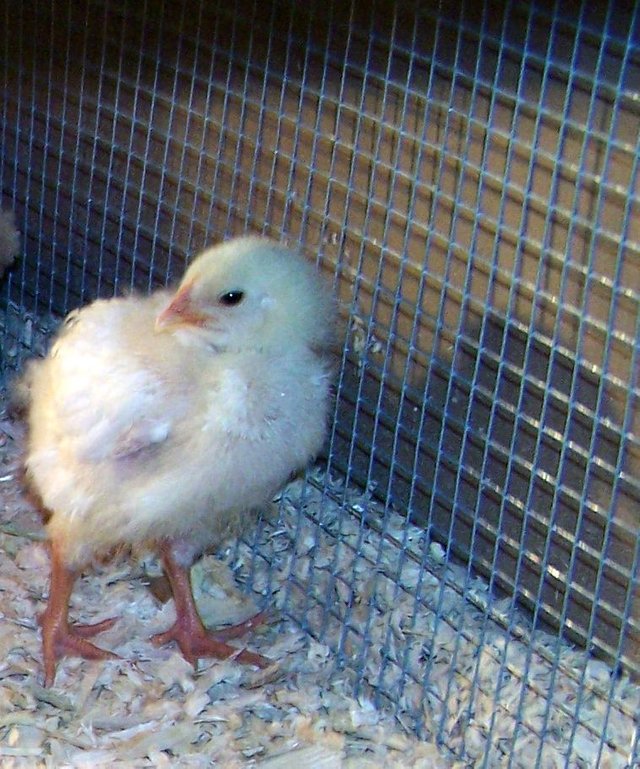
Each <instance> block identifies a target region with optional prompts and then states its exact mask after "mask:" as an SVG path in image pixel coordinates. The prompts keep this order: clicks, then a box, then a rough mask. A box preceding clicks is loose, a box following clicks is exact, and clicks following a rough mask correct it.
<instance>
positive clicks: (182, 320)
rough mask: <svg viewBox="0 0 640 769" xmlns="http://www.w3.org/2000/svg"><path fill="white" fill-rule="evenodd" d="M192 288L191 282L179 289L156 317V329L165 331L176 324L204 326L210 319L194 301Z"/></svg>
mask: <svg viewBox="0 0 640 769" xmlns="http://www.w3.org/2000/svg"><path fill="white" fill-rule="evenodd" d="M191 290H192V286H191V284H188V285H185V286H181V287H180V288H179V289H178V291H177V293H176V294H175V296H174V297H173V299H172V300H171V302H169V304H168V305H167V306H166V307H165V308H164V310H162V312H161V313H160V314H159V315H158V317H157V318H156V325H155V328H156V331H165V330H166V329H168V328H172V327H174V326H185V325H191V326H204V325H205V324H206V323H207V322H208V321H209V320H210V318H209V316H208V315H206V314H205V313H204V312H202V311H201V310H199V309H198V307H197V306H196V305H195V303H194V302H193V299H192V296H191Z"/></svg>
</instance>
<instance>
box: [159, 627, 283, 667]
mask: <svg viewBox="0 0 640 769" xmlns="http://www.w3.org/2000/svg"><path fill="white" fill-rule="evenodd" d="M243 625H246V623H243ZM248 629H249V628H246V627H245V629H244V630H243V631H240V632H238V633H237V634H236V635H241V634H242V633H243V632H245V631H246V630H248ZM229 630H235V626H234V628H224V630H223V631H222V633H225V632H227V631H229ZM216 636H217V633H209V632H207V630H206V629H205V628H204V626H203V625H202V623H199V622H198V623H195V624H191V623H189V622H188V621H185V620H184V619H183V618H180V619H178V620H176V621H175V622H174V624H173V625H172V626H171V627H170V628H169V629H168V630H165V632H164V633H158V634H157V635H154V636H153V637H152V638H151V642H152V643H153V644H155V645H156V646H162V645H164V644H166V643H169V642H170V641H175V642H176V643H177V644H178V647H179V649H180V651H181V652H182V655H183V657H184V658H185V659H186V660H187V661H188V662H190V663H191V664H192V665H195V664H196V662H197V661H198V659H200V658H201V657H214V658H216V659H234V660H237V661H238V662H241V663H242V664H244V665H255V666H256V667H259V668H267V667H269V665H271V664H272V660H269V659H267V658H266V657H263V656H262V655H261V654H256V653H255V652H250V651H248V650H247V649H236V648H235V647H233V646H230V645H229V644H227V643H225V642H224V641H223V640H221V638H218V637H216ZM221 637H226V638H230V637H235V636H233V635H231V636H230V635H222V634H221Z"/></svg>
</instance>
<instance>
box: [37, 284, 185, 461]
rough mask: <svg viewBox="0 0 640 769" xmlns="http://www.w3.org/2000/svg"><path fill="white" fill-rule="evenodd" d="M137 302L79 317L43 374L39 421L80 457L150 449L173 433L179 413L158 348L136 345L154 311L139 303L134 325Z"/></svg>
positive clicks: (98, 307)
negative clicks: (145, 349) (145, 350)
mask: <svg viewBox="0 0 640 769" xmlns="http://www.w3.org/2000/svg"><path fill="white" fill-rule="evenodd" d="M132 301H133V300H132V299H128V300H112V301H110V302H97V303H95V304H93V305H91V306H90V307H88V308H85V309H84V310H82V311H80V312H79V313H77V314H76V315H74V316H72V317H71V318H70V319H69V320H68V321H67V324H66V327H65V329H64V330H63V332H62V334H61V335H60V337H59V339H58V340H57V342H56V344H55V346H54V348H53V350H52V355H51V356H50V357H49V358H48V359H47V360H46V361H45V362H44V363H43V364H42V370H41V371H40V372H39V373H40V376H39V377H38V379H37V382H36V387H38V388H42V389H43V390H44V391H45V392H46V396H47V397H44V398H42V397H40V398H39V399H38V400H39V402H40V403H42V404H43V413H41V414H38V415H35V418H36V420H38V421H39V420H40V419H44V420H46V421H45V424H48V426H49V427H50V428H52V429H51V430H50V434H51V435H52V436H55V439H56V440H58V441H60V442H62V444H64V445H65V446H66V449H67V451H70V452H71V453H72V454H73V455H74V457H75V458H76V459H77V460H79V461H80V462H87V463H98V462H101V461H103V460H107V459H118V458H126V457H131V456H133V455H135V454H138V453H140V452H144V451H145V450H147V449H149V448H151V447H153V446H154V445H157V444H160V443H162V442H163V441H165V440H166V439H167V438H168V436H169V435H170V432H171V426H172V423H173V421H174V420H175V419H176V417H177V415H178V413H179V412H180V400H179V399H176V398H175V397H172V393H171V392H170V389H171V388H170V386H169V384H168V383H167V381H166V379H165V378H164V377H163V371H162V366H161V365H154V355H153V350H152V349H150V350H149V352H148V354H147V355H143V354H141V352H140V350H139V349H137V348H138V340H139V335H140V334H142V335H143V336H145V335H146V332H147V330H148V329H147V327H148V326H149V323H150V322H151V319H152V313H150V312H149V309H150V308H149V307H148V306H147V305H148V302H146V301H145V300H139V306H138V308H137V313H136V314H135V315H134V318H135V325H134V326H133V327H132V325H131V321H132V317H131V315H132V313H131V311H132V309H135V308H132V307H129V306H128V304H130V303H131V302H132ZM136 335H137V336H136ZM160 363H162V356H160ZM47 391H48V392H47ZM41 395H42V393H41Z"/></svg>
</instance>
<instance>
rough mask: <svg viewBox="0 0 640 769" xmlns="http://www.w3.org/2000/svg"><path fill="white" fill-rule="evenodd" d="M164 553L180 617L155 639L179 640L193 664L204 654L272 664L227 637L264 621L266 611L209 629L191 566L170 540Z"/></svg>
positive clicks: (177, 641) (252, 662) (181, 647)
mask: <svg viewBox="0 0 640 769" xmlns="http://www.w3.org/2000/svg"><path fill="white" fill-rule="evenodd" d="M160 553H161V556H162V564H163V566H164V570H165V573H166V575H167V578H168V580H169V583H170V584H171V590H172V591H173V599H174V601H175V606H176V615H177V617H176V621H175V622H174V623H173V625H172V626H171V627H170V628H169V630H167V631H165V632H164V633H158V634H157V635H155V636H153V638H152V639H151V640H152V642H153V643H154V644H156V645H157V646H159V645H161V644H165V643H168V642H169V641H175V642H176V643H177V644H178V646H179V647H180V651H181V652H182V654H183V655H184V657H185V659H187V660H188V661H189V662H191V664H192V665H193V664H195V662H196V660H197V659H198V658H200V657H216V658H217V659H227V658H228V657H233V658H234V659H236V660H238V662H242V663H244V664H245V665H256V666H257V667H260V668H265V667H268V666H269V665H270V664H271V662H272V661H271V660H269V659H267V658H266V657H263V656H262V655H260V654H255V653H254V652H250V651H247V650H246V649H240V650H239V649H236V648H234V647H233V646H229V644H226V643H225V642H224V640H223V639H227V638H237V637H238V636H241V635H244V633H246V632H247V631H249V630H251V629H252V628H254V627H256V625H259V624H260V623H261V622H263V621H264V613H260V614H256V616H255V617H251V618H250V619H248V620H246V622H242V623H240V624H239V625H233V626H232V627H227V628H223V629H221V630H220V631H216V632H215V633H210V632H208V631H207V629H206V628H205V627H204V625H203V624H202V620H201V619H200V615H199V614H198V610H197V609H196V605H195V601H194V600H193V592H192V589H191V577H190V573H189V569H188V568H186V567H185V566H183V565H181V564H180V563H178V561H177V560H176V558H175V556H174V554H173V552H172V550H171V545H170V544H169V543H165V544H164V545H163V546H162V547H161V550H160Z"/></svg>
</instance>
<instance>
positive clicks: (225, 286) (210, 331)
mask: <svg viewBox="0 0 640 769" xmlns="http://www.w3.org/2000/svg"><path fill="white" fill-rule="evenodd" d="M334 316H335V306H334V302H333V299H332V297H331V294H330V293H329V291H328V288H327V287H326V286H325V285H324V281H323V280H322V279H321V278H320V277H319V276H318V274H317V272H316V270H315V269H314V267H313V266H312V265H311V264H309V263H308V262H306V261H305V260H304V259H303V258H302V257H300V256H299V255H298V254H296V253H294V252H292V251H290V250H289V249H287V248H285V247H283V246H281V245H280V244H279V243H276V242H274V241H271V240H268V239H266V238H258V237H246V238H238V239H236V240H231V241H227V242H226V243H222V244H221V245H218V246H215V247H213V248H210V249H208V250H206V251H204V252H203V253H202V254H200V255H199V256H198V257H197V258H196V259H195V260H194V262H193V263H192V264H191V266H190V267H189V269H188V270H187V272H186V273H185V275H184V278H183V280H182V282H181V284H180V286H179V287H178V290H177V292H176V294H175V295H174V296H173V298H172V299H171V301H170V303H169V304H168V305H167V307H165V308H164V309H163V310H162V312H161V313H160V314H159V316H158V318H157V321H156V330H157V331H158V332H170V333H179V334H182V335H183V337H185V336H186V338H187V340H189V339H192V340H193V341H200V342H203V343H205V344H208V345H210V346H211V347H213V348H216V349H220V350H243V349H278V348H286V347H288V346H290V345H293V344H296V343H302V344H305V345H307V346H309V347H311V348H314V349H315V348H319V349H323V348H326V347H328V346H330V345H331V344H332V342H333V334H334Z"/></svg>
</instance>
